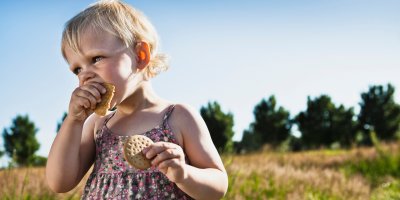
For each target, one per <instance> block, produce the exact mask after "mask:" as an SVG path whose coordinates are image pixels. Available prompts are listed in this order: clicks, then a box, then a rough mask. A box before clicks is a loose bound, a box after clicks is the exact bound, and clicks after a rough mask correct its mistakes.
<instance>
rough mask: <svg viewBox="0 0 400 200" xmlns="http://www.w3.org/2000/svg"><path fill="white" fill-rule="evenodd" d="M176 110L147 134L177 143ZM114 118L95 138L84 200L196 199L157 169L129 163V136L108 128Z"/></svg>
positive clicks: (154, 138)
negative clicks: (126, 152) (170, 120)
mask: <svg viewBox="0 0 400 200" xmlns="http://www.w3.org/2000/svg"><path fill="white" fill-rule="evenodd" d="M173 109H174V105H172V106H170V107H169V108H168V109H167V112H166V114H165V116H164V119H163V121H162V123H161V124H160V125H159V126H157V127H155V128H153V129H152V130H150V131H147V132H146V133H144V134H143V135H145V136H147V137H149V138H150V139H152V140H153V141H154V142H159V141H164V142H172V143H175V144H177V141H176V139H175V136H174V134H173V132H172V131H171V128H170V126H169V125H168V118H169V116H170V114H171V113H172V111H173ZM114 114H115V113H114ZM114 114H113V115H114ZM113 115H111V116H110V117H109V118H108V119H106V120H105V122H104V124H103V126H102V128H101V129H99V130H98V131H97V133H96V135H95V143H96V158H95V163H94V168H93V171H92V173H91V174H90V176H89V178H88V180H87V182H86V185H85V188H84V191H83V194H82V199H192V198H191V197H190V196H189V195H187V194H185V193H184V192H183V191H182V190H180V189H179V188H178V187H177V186H176V184H175V183H173V182H171V181H169V179H168V178H167V177H166V176H165V175H164V174H163V173H161V172H160V171H159V170H158V169H157V168H155V167H151V168H149V169H146V170H140V169H135V168H133V167H131V166H130V165H129V164H128V162H127V161H126V160H125V159H124V155H123V145H124V142H125V140H126V139H127V137H128V136H120V135H116V134H114V133H112V132H111V130H110V129H109V128H108V127H107V122H108V121H109V120H110V119H111V117H113ZM187 162H188V160H187Z"/></svg>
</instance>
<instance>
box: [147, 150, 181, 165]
mask: <svg viewBox="0 0 400 200" xmlns="http://www.w3.org/2000/svg"><path fill="white" fill-rule="evenodd" d="M180 156H181V155H180V153H179V152H178V151H177V150H176V149H166V150H165V151H163V152H161V153H159V154H158V155H157V156H156V157H155V158H154V159H153V161H151V164H152V165H155V166H158V165H159V164H160V163H161V162H164V161H166V160H171V159H174V158H179V157H180Z"/></svg>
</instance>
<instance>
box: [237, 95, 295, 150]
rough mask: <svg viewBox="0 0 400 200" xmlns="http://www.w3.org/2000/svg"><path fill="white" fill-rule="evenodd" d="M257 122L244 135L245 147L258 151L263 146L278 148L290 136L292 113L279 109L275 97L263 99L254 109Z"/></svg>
mask: <svg viewBox="0 0 400 200" xmlns="http://www.w3.org/2000/svg"><path fill="white" fill-rule="evenodd" d="M253 113H254V118H255V121H254V122H252V123H251V124H250V127H249V130H245V131H244V133H243V138H242V142H243V146H245V147H246V148H247V149H249V150H251V149H254V148H255V149H257V148H259V147H261V146H262V145H263V144H270V145H272V147H277V146H278V145H279V144H280V143H281V142H283V141H284V140H286V139H287V138H288V137H289V135H290V129H291V121H290V113H289V112H288V111H287V110H285V109H284V108H283V107H279V108H277V106H276V99H275V96H273V95H272V96H270V97H269V99H268V100H265V99H262V100H261V102H260V103H259V104H257V105H256V106H255V108H254V111H253ZM249 145H250V146H249Z"/></svg>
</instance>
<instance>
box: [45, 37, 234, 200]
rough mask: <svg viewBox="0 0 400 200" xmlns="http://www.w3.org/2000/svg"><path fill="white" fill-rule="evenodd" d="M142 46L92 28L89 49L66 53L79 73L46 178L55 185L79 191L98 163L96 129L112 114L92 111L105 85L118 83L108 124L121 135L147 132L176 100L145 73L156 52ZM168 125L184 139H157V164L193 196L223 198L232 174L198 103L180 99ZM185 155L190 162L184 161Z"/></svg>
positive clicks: (153, 152) (152, 152) (153, 153)
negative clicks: (184, 102)
mask: <svg viewBox="0 0 400 200" xmlns="http://www.w3.org/2000/svg"><path fill="white" fill-rule="evenodd" d="M99 41H101V42H99ZM138 44H140V45H136V46H135V47H130V48H126V47H125V46H124V45H123V43H122V42H121V41H120V40H119V39H118V38H116V37H114V36H112V35H110V34H108V33H106V32H103V31H98V32H97V34H96V33H95V32H94V31H91V30H87V31H86V32H85V33H84V34H83V39H82V43H81V46H80V48H81V51H82V55H81V54H78V53H76V52H74V51H73V50H72V49H71V48H69V47H66V49H65V54H66V58H67V61H68V63H69V64H70V68H71V71H73V72H74V73H76V74H77V77H78V79H79V87H77V88H76V89H75V90H74V91H73V93H72V94H71V100H70V105H69V110H68V116H67V118H66V119H65V120H64V122H63V124H62V126H61V128H60V131H59V133H58V134H57V136H56V138H55V140H54V142H53V145H52V147H51V150H50V153H49V157H48V162H47V166H46V177H47V181H48V184H49V186H50V188H51V189H53V190H54V191H56V192H67V191H70V190H71V189H73V188H74V187H75V186H76V185H77V184H78V183H79V182H80V181H81V179H82V178H83V176H84V175H85V174H86V173H87V171H88V170H89V168H90V167H91V166H92V164H93V162H94V157H95V144H94V133H95V132H96V130H98V129H99V128H100V125H101V124H102V123H103V122H104V120H105V119H106V118H107V117H108V116H106V117H101V116H98V115H96V114H93V109H94V107H95V106H96V104H97V102H99V101H100V99H101V94H103V93H104V92H105V91H104V89H105V88H104V87H103V86H102V85H101V84H100V83H103V82H108V83H112V84H114V85H115V86H116V91H115V95H114V98H113V100H112V102H111V104H112V106H113V107H116V108H117V110H116V113H115V115H114V117H113V118H111V120H110V121H109V122H108V126H109V128H110V129H111V130H112V131H113V132H114V133H118V134H121V135H122V134H123V135H134V134H139V133H143V132H145V131H147V130H149V129H151V128H153V127H155V126H156V125H158V124H159V123H160V120H162V117H163V115H164V113H165V110H166V108H167V107H168V106H169V105H171V104H172V103H170V102H168V101H166V100H164V99H162V98H160V97H158V96H157V95H156V94H155V92H154V91H153V89H152V87H151V83H150V81H149V80H147V78H146V77H145V73H144V71H145V68H146V67H147V64H148V63H149V60H150V51H149V47H148V45H147V43H145V42H141V43H138ZM138 54H140V55H141V56H140V58H139V57H138V56H136V55H138ZM142 55H145V56H144V57H143V56H142ZM169 124H170V126H171V128H172V130H173V132H174V134H175V137H176V139H177V141H178V145H176V144H173V143H168V142H156V143H154V144H153V145H151V146H150V147H149V148H147V149H145V150H143V153H145V155H146V157H148V158H152V159H153V161H152V165H154V166H156V167H158V169H159V170H160V171H161V172H162V173H164V174H165V175H166V176H167V177H168V178H169V180H171V181H172V182H174V183H176V184H177V186H178V187H179V188H180V189H181V190H182V191H184V192H185V193H187V194H188V195H190V196H191V197H193V198H195V199H220V198H221V197H222V196H223V195H224V194H225V192H226V191H227V187H228V178H227V174H226V171H225V168H224V166H223V163H222V161H221V158H220V156H219V154H218V152H217V150H216V148H215V146H214V144H213V143H212V140H211V137H210V133H209V131H208V129H207V126H206V125H205V123H204V121H203V119H202V118H201V116H200V115H199V114H198V112H196V111H195V110H194V109H193V108H191V107H189V106H187V105H181V104H177V105H176V107H175V109H174V111H173V112H172V115H171V117H170V119H169ZM185 155H186V156H187V157H188V158H189V160H190V165H188V164H187V163H185Z"/></svg>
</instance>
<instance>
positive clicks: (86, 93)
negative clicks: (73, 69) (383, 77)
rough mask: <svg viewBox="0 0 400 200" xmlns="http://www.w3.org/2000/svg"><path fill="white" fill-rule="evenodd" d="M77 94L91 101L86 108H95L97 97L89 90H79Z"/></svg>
mask: <svg viewBox="0 0 400 200" xmlns="http://www.w3.org/2000/svg"><path fill="white" fill-rule="evenodd" d="M76 96H77V97H80V99H87V100H88V101H89V102H90V104H89V106H87V105H85V108H86V109H92V110H93V109H95V108H96V104H97V99H96V97H94V96H93V95H92V93H90V92H89V91H86V90H79V91H78V92H77V93H76Z"/></svg>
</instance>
